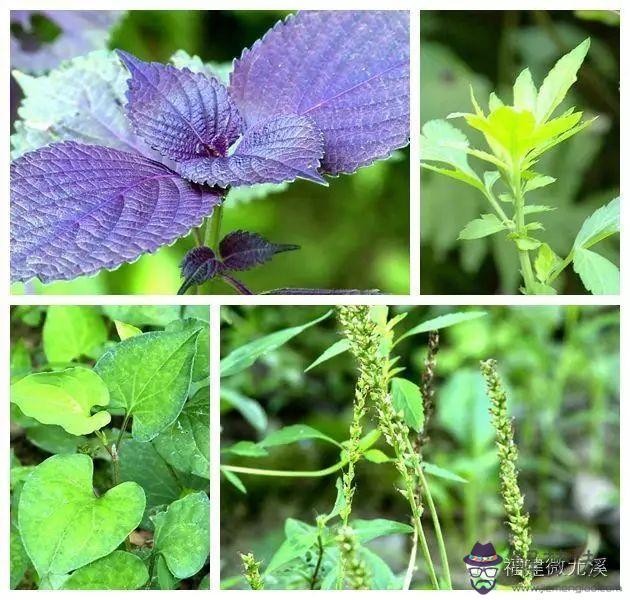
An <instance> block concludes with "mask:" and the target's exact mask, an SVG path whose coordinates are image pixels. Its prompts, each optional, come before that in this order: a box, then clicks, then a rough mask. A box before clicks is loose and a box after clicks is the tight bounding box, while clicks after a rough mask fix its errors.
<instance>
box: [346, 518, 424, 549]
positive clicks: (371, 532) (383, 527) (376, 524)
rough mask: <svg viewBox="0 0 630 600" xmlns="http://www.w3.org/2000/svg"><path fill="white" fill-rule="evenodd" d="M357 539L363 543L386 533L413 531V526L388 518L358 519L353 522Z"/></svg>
mask: <svg viewBox="0 0 630 600" xmlns="http://www.w3.org/2000/svg"><path fill="white" fill-rule="evenodd" d="M351 525H352V528H353V529H354V532H355V533H356V536H357V539H358V540H359V542H361V543H362V544H365V543H366V542H369V541H370V540H373V539H376V538H378V537H383V536H385V535H394V534H397V533H398V534H399V533H404V534H407V533H413V527H411V525H409V524H407V523H399V522H398V521H390V520H388V519H370V520H364V519H356V520H354V521H352V523H351Z"/></svg>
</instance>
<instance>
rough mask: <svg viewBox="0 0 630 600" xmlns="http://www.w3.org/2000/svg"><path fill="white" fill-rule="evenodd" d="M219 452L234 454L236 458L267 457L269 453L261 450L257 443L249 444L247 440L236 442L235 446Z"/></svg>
mask: <svg viewBox="0 0 630 600" xmlns="http://www.w3.org/2000/svg"><path fill="white" fill-rule="evenodd" d="M221 452H226V453H229V454H235V455H236V456H250V457H253V458H259V457H261V456H268V455H269V452H267V451H266V450H265V449H264V448H261V447H260V446H259V445H258V444H257V443H255V442H250V441H248V440H241V441H240V442H236V444H233V445H232V446H230V447H228V448H223V449H222V450H221Z"/></svg>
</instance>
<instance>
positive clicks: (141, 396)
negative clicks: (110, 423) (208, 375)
mask: <svg viewBox="0 0 630 600" xmlns="http://www.w3.org/2000/svg"><path fill="white" fill-rule="evenodd" d="M199 333H200V329H196V330H193V331H191V330H189V329H184V330H183V331H177V332H173V333H168V332H164V331H155V332H150V333H143V334H142V335H136V336H134V337H132V338H129V339H127V340H125V341H124V342H121V343H120V344H117V345H116V346H114V348H112V349H111V350H109V351H108V352H106V353H105V354H104V355H103V356H102V357H101V358H100V359H99V361H98V362H97V363H96V366H95V367H94V370H95V371H96V372H97V373H98V374H99V375H100V376H101V377H102V379H103V381H104V382H105V384H106V385H107V387H108V388H109V392H110V399H111V407H112V408H124V409H125V413H126V414H127V415H130V416H132V417H133V426H132V435H133V437H134V438H135V439H137V440H139V441H143V442H146V441H149V440H152V439H153V438H154V437H155V436H157V435H158V434H159V433H160V432H161V431H163V430H164V429H166V428H167V427H168V426H169V425H171V424H172V423H173V422H174V421H175V419H177V417H178V416H179V413H180V412H181V410H182V408H183V406H184V402H185V401H186V397H187V394H188V388H189V387H190V381H191V376H192V368H193V361H194V359H195V355H196V347H197V338H198V336H199Z"/></svg>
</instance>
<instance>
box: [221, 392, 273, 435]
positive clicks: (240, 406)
mask: <svg viewBox="0 0 630 600" xmlns="http://www.w3.org/2000/svg"><path fill="white" fill-rule="evenodd" d="M221 401H222V402H226V403H227V404H229V405H230V406H232V407H234V408H235V409H236V410H237V411H238V412H240V413H241V415H242V416H243V418H244V419H245V420H246V421H247V422H248V423H249V424H250V425H251V426H252V427H253V428H254V429H256V430H257V431H265V430H266V429H267V422H268V420H267V413H265V410H264V409H263V407H262V406H261V405H260V404H259V403H258V402H256V400H254V399H252V398H248V397H247V396H244V395H243V394H241V393H240V392H238V391H237V390H235V389H233V388H230V387H227V386H224V385H222V386H221Z"/></svg>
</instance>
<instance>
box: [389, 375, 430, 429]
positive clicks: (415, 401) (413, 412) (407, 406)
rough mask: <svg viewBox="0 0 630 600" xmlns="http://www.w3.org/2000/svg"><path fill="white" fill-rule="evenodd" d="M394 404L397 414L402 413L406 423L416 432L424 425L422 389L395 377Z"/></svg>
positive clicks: (392, 390)
mask: <svg viewBox="0 0 630 600" xmlns="http://www.w3.org/2000/svg"><path fill="white" fill-rule="evenodd" d="M391 393H392V404H393V405H394V409H395V410H396V412H400V411H402V413H403V417H404V420H405V423H406V424H407V425H408V426H409V427H411V429H413V430H414V431H420V430H421V429H422V427H423V425H424V410H423V406H422V394H421V393H420V388H419V387H418V386H417V385H416V384H415V383H413V382H412V381H409V380H407V379H402V378H401V377H394V378H393V379H392V383H391Z"/></svg>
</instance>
